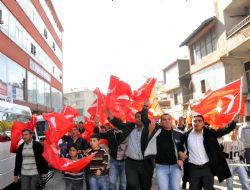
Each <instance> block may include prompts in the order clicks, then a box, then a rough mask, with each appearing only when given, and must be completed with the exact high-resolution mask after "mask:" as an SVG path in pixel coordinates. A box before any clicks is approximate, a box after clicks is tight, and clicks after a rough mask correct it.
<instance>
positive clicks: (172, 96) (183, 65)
mask: <svg viewBox="0 0 250 190" xmlns="http://www.w3.org/2000/svg"><path fill="white" fill-rule="evenodd" d="M163 78H164V83H165V88H164V91H165V96H166V97H165V98H163V99H161V101H160V102H159V104H160V105H161V106H162V108H163V110H164V112H167V113H170V114H171V115H172V116H174V117H175V118H176V119H177V118H178V117H180V116H186V111H187V108H188V104H189V99H191V98H192V89H191V87H190V81H191V77H190V73H189V60H188V59H177V60H176V61H174V62H173V63H171V64H170V65H168V66H167V67H166V68H165V69H163Z"/></svg>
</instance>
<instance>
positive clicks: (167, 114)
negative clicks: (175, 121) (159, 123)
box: [161, 113, 172, 120]
mask: <svg viewBox="0 0 250 190" xmlns="http://www.w3.org/2000/svg"><path fill="white" fill-rule="evenodd" d="M165 115H166V116H170V117H172V115H170V114H169V113H164V114H162V115H161V120H162V118H163V116H165Z"/></svg>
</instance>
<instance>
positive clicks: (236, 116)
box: [233, 113, 240, 123]
mask: <svg viewBox="0 0 250 190" xmlns="http://www.w3.org/2000/svg"><path fill="white" fill-rule="evenodd" d="M239 117H240V114H239V113H237V114H236V115H235V116H234V118H233V121H234V122H235V123H238V121H239Z"/></svg>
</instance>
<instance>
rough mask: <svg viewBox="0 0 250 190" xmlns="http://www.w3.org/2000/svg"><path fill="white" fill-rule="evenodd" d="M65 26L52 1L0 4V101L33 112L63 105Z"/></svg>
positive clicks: (21, 0) (4, 0) (6, 1)
mask: <svg viewBox="0 0 250 190" xmlns="http://www.w3.org/2000/svg"><path fill="white" fill-rule="evenodd" d="M62 32H63V28H62V25H61V23H60V21H59V19H58V17H57V14H56V11H55V9H54V7H53V4H52V2H51V0H46V1H45V0H41V1H36V0H31V1H27V0H16V1H13V0H1V1H0V68H1V69H0V99H1V100H5V101H6V100H7V101H11V102H14V103H17V104H21V105H25V106H29V107H30V108H31V110H32V111H33V112H47V111H53V110H55V111H59V110H60V109H61V107H62V104H63V98H62V92H63V71H62V69H63V57H62V56H63V53H62Z"/></svg>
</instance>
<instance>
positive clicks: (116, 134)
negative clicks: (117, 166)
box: [94, 127, 122, 160]
mask: <svg viewBox="0 0 250 190" xmlns="http://www.w3.org/2000/svg"><path fill="white" fill-rule="evenodd" d="M94 132H95V133H99V134H100V136H101V138H102V139H107V140H108V146H109V154H110V156H111V157H112V158H113V159H115V160H116V158H117V150H118V146H119V144H120V138H121V135H122V131H120V130H118V131H116V130H115V129H110V130H108V131H106V132H105V133H100V132H99V128H98V127H95V129H94Z"/></svg>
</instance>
